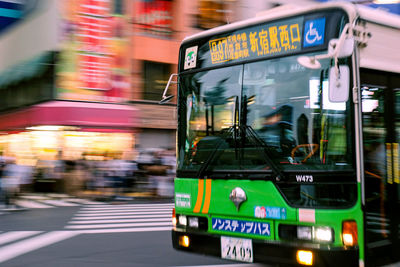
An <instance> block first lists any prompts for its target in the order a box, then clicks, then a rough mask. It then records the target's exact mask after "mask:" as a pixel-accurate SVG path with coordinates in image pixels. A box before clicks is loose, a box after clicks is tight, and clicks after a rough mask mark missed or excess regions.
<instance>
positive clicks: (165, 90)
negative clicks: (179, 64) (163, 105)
mask: <svg viewBox="0 0 400 267" xmlns="http://www.w3.org/2000/svg"><path fill="white" fill-rule="evenodd" d="M174 76H178V74H177V73H172V74H171V76H169V79H168V83H167V85H166V86H165V89H164V92H163V94H162V98H165V95H166V94H167V91H168V88H169V85H170V84H171V83H178V82H173V81H172V79H173V78H174Z"/></svg>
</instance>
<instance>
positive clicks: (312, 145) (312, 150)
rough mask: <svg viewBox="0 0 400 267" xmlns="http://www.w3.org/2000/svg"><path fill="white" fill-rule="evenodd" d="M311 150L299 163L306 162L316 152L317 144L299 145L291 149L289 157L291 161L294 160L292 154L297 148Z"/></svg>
mask: <svg viewBox="0 0 400 267" xmlns="http://www.w3.org/2000/svg"><path fill="white" fill-rule="evenodd" d="M302 147H305V148H311V151H310V153H308V155H307V156H306V157H305V158H304V159H302V160H301V163H304V162H306V161H307V160H308V159H309V158H311V156H312V155H314V153H315V152H316V151H317V150H318V148H319V145H318V144H301V145H298V146H296V147H295V148H293V149H292V152H291V153H290V156H291V157H292V159H293V160H294V153H295V152H296V151H297V150H298V149H299V148H302Z"/></svg>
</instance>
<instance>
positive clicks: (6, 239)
mask: <svg viewBox="0 0 400 267" xmlns="http://www.w3.org/2000/svg"><path fill="white" fill-rule="evenodd" d="M39 233H42V231H10V232H6V233H3V234H0V245H3V244H6V243H10V242H13V241H16V240H19V239H23V238H26V237H28V236H33V235H36V234H39Z"/></svg>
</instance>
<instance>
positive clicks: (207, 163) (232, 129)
mask: <svg viewBox="0 0 400 267" xmlns="http://www.w3.org/2000/svg"><path fill="white" fill-rule="evenodd" d="M235 128H236V126H235V125H233V126H231V127H229V128H228V130H227V131H226V132H225V133H224V134H223V135H222V136H221V137H220V138H221V139H220V140H218V143H217V144H216V145H215V148H214V150H213V151H212V152H211V153H210V156H209V157H208V158H207V160H206V161H205V162H204V163H203V164H201V166H200V168H199V170H198V171H197V174H196V177H199V178H200V177H201V176H203V174H204V172H205V171H206V170H207V169H208V166H210V164H211V162H213V161H214V159H215V155H216V154H217V152H218V151H219V149H220V147H221V145H222V144H223V143H224V142H225V140H226V138H227V137H228V136H229V135H231V134H232V133H234V132H235V131H236V129H235Z"/></svg>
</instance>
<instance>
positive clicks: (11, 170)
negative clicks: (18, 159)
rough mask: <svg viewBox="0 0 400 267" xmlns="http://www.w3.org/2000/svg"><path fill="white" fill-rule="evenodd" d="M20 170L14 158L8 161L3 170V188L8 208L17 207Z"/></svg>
mask: <svg viewBox="0 0 400 267" xmlns="http://www.w3.org/2000/svg"><path fill="white" fill-rule="evenodd" d="M19 186H20V170H19V166H18V165H17V164H16V163H15V160H14V159H10V160H9V162H6V166H5V167H4V170H3V178H2V188H3V190H4V196H5V201H4V202H5V203H4V204H5V205H6V209H10V208H16V205H15V203H14V201H15V198H16V197H17V195H18V193H19Z"/></svg>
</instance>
